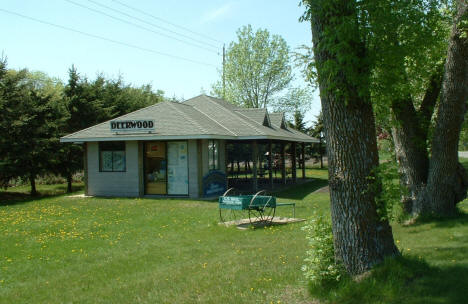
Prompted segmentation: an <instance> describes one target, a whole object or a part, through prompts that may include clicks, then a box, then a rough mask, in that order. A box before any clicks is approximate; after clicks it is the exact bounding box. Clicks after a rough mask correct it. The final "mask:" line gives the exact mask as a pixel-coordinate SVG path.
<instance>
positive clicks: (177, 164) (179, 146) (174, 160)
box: [167, 141, 188, 195]
mask: <svg viewBox="0 0 468 304" xmlns="http://www.w3.org/2000/svg"><path fill="white" fill-rule="evenodd" d="M167 161H168V162H167V163H168V165H167V181H168V184H167V192H168V194H172V195H188V160H187V142H186V141H171V142H168V143H167Z"/></svg>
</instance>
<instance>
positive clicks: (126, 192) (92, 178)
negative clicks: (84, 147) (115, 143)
mask: <svg viewBox="0 0 468 304" xmlns="http://www.w3.org/2000/svg"><path fill="white" fill-rule="evenodd" d="M87 152H88V194H89V195H94V196H132V197H133V196H139V194H140V190H139V184H140V183H139V174H138V142H137V141H126V142H125V159H126V171H125V172H99V143H98V142H89V143H88V151H87Z"/></svg>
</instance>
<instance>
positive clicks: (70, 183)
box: [67, 172, 73, 193]
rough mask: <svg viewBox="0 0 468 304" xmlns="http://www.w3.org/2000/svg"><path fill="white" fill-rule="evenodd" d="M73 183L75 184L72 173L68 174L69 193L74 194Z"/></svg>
mask: <svg viewBox="0 0 468 304" xmlns="http://www.w3.org/2000/svg"><path fill="white" fill-rule="evenodd" d="M72 182H73V177H72V174H71V173H70V172H68V173H67V193H71V192H72Z"/></svg>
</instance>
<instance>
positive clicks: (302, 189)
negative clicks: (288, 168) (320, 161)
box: [273, 178, 328, 200]
mask: <svg viewBox="0 0 468 304" xmlns="http://www.w3.org/2000/svg"><path fill="white" fill-rule="evenodd" d="M326 185H328V180H326V179H319V178H317V179H313V180H312V181H310V182H307V183H304V184H299V185H296V186H293V187H290V188H288V189H285V190H282V191H278V192H276V193H274V194H273V195H274V196H276V197H278V198H284V199H293V200H303V199H304V198H305V197H306V196H307V195H309V194H311V193H312V192H314V191H316V190H318V189H320V188H322V187H325V186H326Z"/></svg>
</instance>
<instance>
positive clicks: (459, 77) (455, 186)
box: [416, 0, 468, 215]
mask: <svg viewBox="0 0 468 304" xmlns="http://www.w3.org/2000/svg"><path fill="white" fill-rule="evenodd" d="M467 7H468V4H467V2H466V1H464V0H459V1H458V3H457V16H456V18H455V22H454V25H453V28H452V33H451V37H450V42H449V46H448V51H447V60H446V62H445V72H444V79H443V83H442V92H441V101H440V105H439V108H438V112H437V123H436V127H435V130H434V138H433V140H432V157H431V161H430V165H429V177H428V182H427V187H426V193H425V195H424V196H423V197H422V198H421V199H420V200H418V202H417V206H416V212H417V213H418V214H423V213H430V214H437V215H451V214H454V213H455V212H456V204H457V203H458V202H459V201H461V200H463V198H465V197H466V190H467V187H468V183H467V178H466V172H465V171H464V170H462V168H460V166H459V163H458V141H459V136H460V130H461V126H462V123H463V119H464V116H465V112H466V106H467V105H466V104H467V101H468V38H467V37H466V35H467V34H468V31H467V28H466V25H463V23H462V20H467V15H468V11H467ZM463 26H464V28H463Z"/></svg>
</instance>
